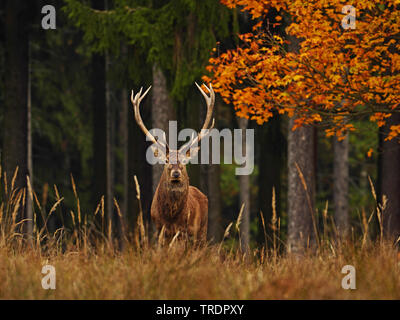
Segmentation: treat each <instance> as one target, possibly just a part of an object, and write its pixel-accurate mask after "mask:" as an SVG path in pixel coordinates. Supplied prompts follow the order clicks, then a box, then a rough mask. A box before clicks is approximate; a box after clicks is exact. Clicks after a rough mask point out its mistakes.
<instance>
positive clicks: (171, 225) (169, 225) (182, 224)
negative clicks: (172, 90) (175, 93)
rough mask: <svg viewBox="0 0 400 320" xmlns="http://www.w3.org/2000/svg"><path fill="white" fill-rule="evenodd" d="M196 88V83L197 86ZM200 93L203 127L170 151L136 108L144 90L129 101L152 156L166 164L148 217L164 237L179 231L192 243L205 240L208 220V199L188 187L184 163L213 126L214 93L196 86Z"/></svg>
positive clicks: (191, 187) (210, 89)
mask: <svg viewBox="0 0 400 320" xmlns="http://www.w3.org/2000/svg"><path fill="white" fill-rule="evenodd" d="M196 85H197V83H196ZM197 87H198V88H199V90H200V92H201V93H202V95H203V96H204V98H205V100H206V103H207V115H206V119H205V121H204V124H203V128H202V129H201V131H200V134H199V135H198V136H197V137H194V136H192V139H191V140H190V141H189V143H187V144H186V145H184V146H182V147H181V148H180V149H179V150H172V149H170V148H169V146H168V144H167V143H166V142H161V141H158V140H156V139H155V138H154V136H153V135H152V134H151V133H150V132H149V131H148V130H147V128H146V127H145V125H144V123H143V120H142V118H141V116H140V112H139V105H140V102H141V100H142V99H143V98H144V97H145V95H146V94H147V92H148V91H149V90H150V88H149V89H147V91H146V92H145V93H144V94H143V95H142V89H140V91H139V93H137V94H136V96H135V97H134V95H133V91H132V95H131V101H132V104H133V107H134V112H135V119H136V122H137V124H138V125H139V127H140V128H141V129H142V131H143V132H144V134H145V135H146V136H147V137H148V138H149V140H150V141H152V142H153V145H152V148H153V151H154V156H155V157H158V158H160V159H161V160H163V162H164V163H165V166H164V171H163V173H162V175H161V178H160V182H159V184H158V186H157V189H156V192H155V194H154V197H153V201H152V204H151V218H152V219H153V221H154V222H155V224H156V227H157V229H158V230H159V231H161V230H162V229H163V228H164V232H165V236H167V237H173V236H174V235H175V234H177V233H178V232H180V233H181V234H183V235H187V236H189V237H193V238H194V240H200V241H205V240H206V237H207V221H208V199H207V197H206V196H205V195H204V194H203V193H202V192H201V191H200V190H199V189H197V188H196V187H193V186H190V185H189V176H188V174H187V171H186V164H187V163H188V162H189V160H190V159H191V158H192V157H193V156H194V155H195V154H196V153H197V152H198V150H199V149H200V148H199V147H197V144H198V142H199V141H200V140H201V139H202V138H203V137H205V136H206V135H207V134H208V133H209V132H210V130H211V129H212V127H213V126H214V120H213V122H212V124H211V126H209V124H210V120H211V116H212V111H213V107H214V102H215V94H214V90H213V89H212V87H211V84H210V87H209V88H208V87H207V86H205V87H206V88H207V90H208V92H209V93H210V96H208V95H207V94H206V93H205V92H204V91H203V90H202V89H201V88H200V86H199V85H197Z"/></svg>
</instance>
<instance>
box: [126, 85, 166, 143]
mask: <svg viewBox="0 0 400 320" xmlns="http://www.w3.org/2000/svg"><path fill="white" fill-rule="evenodd" d="M142 89H143V87H141V88H140V90H139V92H138V93H137V94H136V96H135V97H133V90H132V94H131V102H132V105H133V110H134V112H135V120H136V122H137V124H138V125H139V127H140V129H142V131H143V132H144V134H145V135H146V136H147V137H148V138H149V140H150V141H152V142H153V143H156V144H158V145H159V146H161V147H163V148H165V147H166V145H165V144H164V143H162V142H161V141H158V140H157V139H156V138H154V136H153V135H152V134H151V133H150V132H149V130H147V128H146V126H145V125H144V123H143V120H142V117H141V116H140V112H139V105H140V102H141V101H142V100H143V98H144V97H145V96H146V94H147V93H148V92H149V90H150V89H151V86H150V87H149V88H148V89H147V90H146V92H145V93H143V94H142Z"/></svg>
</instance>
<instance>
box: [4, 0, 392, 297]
mask: <svg viewBox="0 0 400 320" xmlns="http://www.w3.org/2000/svg"><path fill="white" fill-rule="evenodd" d="M196 84H198V87H196ZM150 86H151V90H150V91H148V93H147V92H146V93H145V94H144V95H145V97H144V96H143V95H142V96H141V97H143V99H142V100H141V105H140V115H139V117H140V116H141V118H140V119H142V120H143V122H142V124H143V126H145V127H146V128H147V129H148V130H150V129H152V128H158V129H161V130H163V131H164V132H166V136H167V137H168V136H169V130H170V128H171V127H170V124H171V122H170V121H176V123H177V128H178V131H179V130H182V129H184V128H191V129H193V130H195V131H196V132H200V129H201V128H202V127H203V126H204V127H205V124H206V123H207V120H210V119H211V118H210V117H212V125H213V126H214V129H216V130H218V131H219V132H222V131H223V130H226V131H224V132H231V133H232V135H233V132H234V130H237V131H238V132H241V133H243V136H244V135H245V132H253V133H254V142H253V143H252V149H251V152H252V155H253V157H254V168H253V170H252V171H251V173H250V174H243V175H238V174H237V172H238V171H237V169H238V168H240V167H242V165H243V163H238V162H235V161H224V160H227V158H229V157H227V154H226V153H225V146H226V145H227V144H226V143H227V140H226V139H221V141H219V142H218V143H217V142H215V141H214V139H212V144H211V145H207V148H210V150H211V148H213V149H212V153H215V150H216V149H215V148H219V150H217V152H218V153H219V154H218V156H219V157H220V158H221V161H220V163H214V162H212V163H208V162H207V163H199V164H195V163H189V164H187V165H186V166H184V167H185V170H187V177H188V179H189V181H190V185H191V186H194V187H196V188H197V189H198V190H199V192H200V193H202V194H203V195H205V197H207V199H208V209H207V210H206V213H207V212H208V215H206V216H205V217H206V221H207V222H206V224H207V225H208V227H207V228H206V229H207V232H206V239H207V244H206V245H205V246H200V247H197V246H196V245H195V244H193V243H192V242H190V241H185V240H182V239H181V238H180V237H178V233H177V234H176V235H175V236H174V235H172V236H171V237H170V238H168V237H166V234H165V229H164V227H165V226H164V227H162V228H161V225H159V224H158V223H155V221H154V219H152V216H153V208H152V201H154V200H153V197H154V198H156V197H155V196H154V195H155V194H156V195H157V190H158V189H157V186H158V185H159V182H160V179H161V181H163V176H164V174H163V172H164V171H163V170H164V165H162V164H155V165H154V164H151V163H149V161H148V157H147V153H148V151H149V150H151V149H150V145H151V144H152V143H151V142H150V141H149V140H151V139H149V137H148V136H147V139H146V135H147V134H146V132H145V131H144V130H143V127H142V126H141V125H140V121H138V118H137V117H138V115H137V114H136V110H135V101H134V97H135V96H136V95H137V94H138V95H139V96H140V94H141V93H142V94H143V92H142V91H140V90H141V88H143V91H145V90H147V88H149V87H150ZM138 92H139V93H138ZM214 92H215V103H214V104H213V110H212V112H213V113H212V115H211V114H210V115H209V112H208V110H211V109H209V108H207V107H210V103H209V101H210V100H207V98H208V97H209V96H210V97H211V98H209V99H211V100H213V95H214ZM131 95H132V97H131ZM139 96H137V97H139ZM139 103H140V102H139ZM399 110H400V2H399V1H398V0H383V1H372V0H366V1H363V2H362V3H361V2H359V1H358V2H357V1H353V0H332V1H325V0H307V1H300V0H98V1H94V0H52V1H50V0H49V1H44V0H29V1H27V0H5V1H2V2H1V4H0V160H1V162H0V163H1V165H0V261H4V265H3V266H2V267H0V283H1V284H3V285H1V286H0V299H382V298H386V299H387V298H388V299H399V298H400V274H399V267H400V253H399V252H398V250H399V241H400V170H399V168H400V144H399V134H400V114H399ZM209 122H211V121H209ZM209 127H210V125H209ZM246 137H247V136H246ZM198 138H199V139H201V138H203V137H202V136H201V135H200V136H199V137H198ZM205 139H208V137H206V138H203V140H205ZM245 140H246V141H244V140H243V145H242V146H243V148H246V144H247V145H249V143H250V142H249V141H247V138H246V139H245ZM188 141H189V142H190V140H186V142H188ZM153 142H154V143H155V144H156V143H158V141H153ZM181 144H182V145H183V143H179V145H178V147H180V146H181ZM216 146H217V147H216ZM202 147H203V145H202ZM214 147H215V148H214ZM171 150H172V149H171ZM246 150H247V149H246ZM242 151H243V150H242ZM191 152H192V151H191ZM232 152H233V151H232ZM171 154H173V152H172V153H171V151H169V155H170V156H171ZM154 155H156V153H154ZM212 156H214V154H213V155H212ZM235 159H236V157H235ZM166 168H167V166H166ZM165 170H167V169H165ZM165 172H166V171H165ZM182 174H183V173H182ZM160 186H161V183H160ZM159 188H161V187H159ZM162 205H163V203H162V204H161V206H162ZM191 213H192V212H191V211H189V217H190V214H191ZM188 220H189V218H188ZM175 231H176V230H175ZM181 231H182V230H181ZM44 265H51V266H54V267H55V270H57V289H55V290H45V289H44V287H43V288H42V286H43V282H41V279H42V277H43V274H42V273H43V272H42V273H41V270H42V267H43V266H44ZM346 265H350V266H354V267H355V270H356V271H357V289H355V287H354V288H353V287H351V289H350V290H349V288H345V287H343V284H341V283H342V278H343V277H344V276H345V274H344V272H342V268H343V267H344V266H346ZM32 270H36V271H35V272H32ZM72 275H74V276H72ZM309 275H313V276H312V277H311V276H309ZM73 277H74V278H73ZM21 279H23V280H21ZM121 279H124V281H120V280H121ZM215 279H218V280H217V281H214V280H215ZM21 281H22V282H21ZM193 282H195V283H198V285H196V286H193ZM17 283H23V284H24V285H22V286H21V285H17ZM41 283H42V284H41Z"/></svg>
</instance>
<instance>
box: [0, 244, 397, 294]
mask: <svg viewBox="0 0 400 320" xmlns="http://www.w3.org/2000/svg"><path fill="white" fill-rule="evenodd" d="M328 247H330V248H328ZM248 257H249V258H248V259H246V258H245V257H243V255H242V254H240V253H238V252H237V253H233V252H230V251H227V250H225V249H222V250H221V248H220V247H219V246H218V245H217V246H209V247H206V248H201V249H194V248H185V246H184V245H182V244H180V243H179V242H177V243H176V244H174V245H173V246H171V247H169V246H164V247H159V246H154V247H152V248H150V247H148V248H146V249H143V248H142V249H140V250H137V249H135V247H134V246H127V247H125V249H124V250H123V251H122V252H121V251H119V253H116V251H115V250H111V249H110V248H108V247H107V246H99V247H97V248H96V249H93V248H91V249H89V248H87V247H81V248H79V249H77V248H75V249H73V248H70V249H67V250H65V251H64V252H57V250H56V249H49V250H47V252H44V251H42V250H40V249H39V248H38V247H32V248H30V249H29V248H15V247H14V248H12V247H10V246H0V284H1V285H0V299H400V264H399V258H398V253H397V250H395V249H394V248H393V246H392V245H391V244H387V243H386V244H382V243H379V244H372V243H370V244H367V245H365V246H364V247H363V248H361V247H358V248H356V247H355V246H353V245H352V244H348V245H343V246H342V248H334V247H333V246H327V248H326V249H321V251H320V252H319V253H315V252H314V253H309V254H306V255H304V256H302V257H295V256H294V255H290V254H284V255H281V256H278V255H274V254H273V253H271V254H264V253H263V251H260V250H255V251H252V252H251V254H250V255H249V256H248ZM43 265H52V266H54V267H55V270H56V289H55V290H51V289H49V290H45V289H43V288H42V279H43V277H44V276H45V275H44V274H42V273H41V271H42V266H43ZM345 265H352V266H354V268H355V271H356V289H354V290H352V289H350V290H345V289H343V288H342V280H343V278H344V277H345V276H346V274H343V273H342V268H343V267H344V266H345Z"/></svg>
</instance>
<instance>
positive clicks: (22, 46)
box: [1, 0, 32, 220]
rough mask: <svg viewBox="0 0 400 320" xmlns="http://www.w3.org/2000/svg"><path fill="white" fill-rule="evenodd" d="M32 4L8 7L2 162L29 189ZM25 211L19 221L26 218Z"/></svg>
mask: <svg viewBox="0 0 400 320" xmlns="http://www.w3.org/2000/svg"><path fill="white" fill-rule="evenodd" d="M30 7H31V2H30V1H24V0H20V1H18V0H8V1H7V2H6V5H5V21H4V25H5V67H6V71H5V75H6V77H5V112H4V120H3V123H4V137H3V138H4V140H3V152H2V155H1V157H2V162H3V170H4V172H5V174H7V179H8V183H9V184H10V182H11V179H12V177H13V174H14V172H15V169H16V167H18V168H19V170H18V176H17V179H16V181H15V186H14V188H25V187H26V176H27V175H28V174H29V171H28V148H27V138H28V97H27V95H28V65H29V63H28V43H29V27H30V22H31V14H32V9H31V8H30ZM24 211H25V210H24V208H22V209H21V210H20V213H19V216H18V220H19V219H21V218H23V217H24V215H25V213H24Z"/></svg>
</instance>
